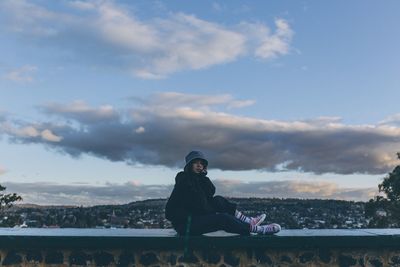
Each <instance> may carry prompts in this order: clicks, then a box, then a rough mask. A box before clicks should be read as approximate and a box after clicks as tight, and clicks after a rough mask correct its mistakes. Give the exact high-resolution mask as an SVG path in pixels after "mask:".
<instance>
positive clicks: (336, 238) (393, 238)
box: [0, 228, 400, 249]
mask: <svg viewBox="0 0 400 267" xmlns="http://www.w3.org/2000/svg"><path fill="white" fill-rule="evenodd" d="M185 242H186V243H185ZM187 243H188V244H189V246H190V247H191V248H230V249H232V248H238V247H240V248H400V229H358V230H350V229H349V230H339V229H338V230H325V229H324V230H283V231H282V232H280V233H278V234H277V235H273V236H263V235H252V236H240V235H235V234H229V233H226V232H224V231H218V232H214V233H210V234H206V235H202V236H190V237H189V239H188V240H186V241H185V237H182V236H177V234H176V232H175V231H174V230H173V229H76V228H74V229H68V228H64V229H45V228H36V229H35V228H0V248H7V249H10V248H13V249H24V248H31V247H33V246H34V247H36V248H89V249H99V248H102V249H106V248H108V249H119V248H140V249H179V248H182V247H183V246H185V245H187Z"/></svg>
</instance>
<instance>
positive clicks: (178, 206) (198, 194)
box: [165, 172, 215, 226]
mask: <svg viewBox="0 0 400 267" xmlns="http://www.w3.org/2000/svg"><path fill="white" fill-rule="evenodd" d="M214 194H215V186H214V185H213V183H212V182H211V180H210V178H208V177H207V176H205V174H195V173H191V172H179V173H178V174H177V175H176V177H175V186H174V189H173V190H172V193H171V196H170V197H169V199H168V201H167V204H166V206H165V218H167V219H168V220H170V221H171V222H172V224H173V225H175V226H176V225H181V224H185V223H186V220H187V216H188V215H204V214H208V213H212V212H213V211H214V208H213V207H212V205H211V201H210V200H211V199H212V197H213V196H214Z"/></svg>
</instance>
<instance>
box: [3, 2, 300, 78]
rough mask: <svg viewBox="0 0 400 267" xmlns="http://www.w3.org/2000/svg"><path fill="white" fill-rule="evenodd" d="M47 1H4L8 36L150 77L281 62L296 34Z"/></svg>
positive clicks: (280, 26) (280, 28)
mask: <svg viewBox="0 0 400 267" xmlns="http://www.w3.org/2000/svg"><path fill="white" fill-rule="evenodd" d="M46 2H49V1H44V2H42V5H39V3H37V4H34V3H31V2H27V1H24V0H20V1H11V0H4V1H1V2H0V10H3V11H2V12H1V11H0V14H2V19H0V22H1V23H2V24H3V27H2V28H3V31H5V32H6V33H12V34H15V35H17V36H18V37H19V38H26V39H28V40H29V41H34V42H33V43H36V44H39V45H40V47H43V46H51V47H55V48H56V49H60V51H64V52H65V51H68V52H69V53H70V54H71V55H73V56H74V57H75V59H76V60H79V62H81V63H82V62H83V63H86V64H89V65H97V66H106V67H113V68H117V69H122V70H124V71H126V72H129V73H132V74H133V75H135V76H137V77H141V78H144V79H158V78H163V77H166V76H168V75H170V74H172V73H175V72H178V71H184V70H197V69H204V68H208V67H210V66H214V65H219V64H224V63H229V62H233V61H235V60H238V59H239V58H241V57H245V56H251V55H252V56H254V57H255V58H261V59H271V58H276V57H278V56H282V55H286V54H288V53H289V51H290V42H291V39H292V36H293V30H292V29H291V28H290V26H289V24H288V23H287V21H285V20H283V19H279V18H278V19H276V21H275V28H276V29H275V31H274V32H273V31H272V30H271V29H270V27H268V26H267V25H265V24H264V23H250V22H241V23H239V24H237V25H222V24H218V23H216V22H212V21H207V20H204V19H201V18H198V17H197V16H195V15H192V14H185V13H182V12H177V13H173V12H166V14H167V15H166V16H165V17H162V18H160V17H158V18H150V19H142V18H140V17H139V16H138V15H137V14H135V13H134V12H133V11H132V8H131V7H128V6H124V5H122V4H121V3H120V4H117V3H116V1H70V2H67V3H68V5H67V7H65V6H64V7H63V8H62V9H61V8H59V9H56V8H55V7H54V6H53V10H51V9H50V7H46V6H45V4H46ZM48 6H51V5H48ZM55 6H57V5H55Z"/></svg>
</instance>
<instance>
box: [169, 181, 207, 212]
mask: <svg viewBox="0 0 400 267" xmlns="http://www.w3.org/2000/svg"><path fill="white" fill-rule="evenodd" d="M175 186H176V190H177V192H179V193H178V194H179V195H180V196H181V201H182V203H183V205H184V206H186V207H187V209H188V210H189V211H191V212H195V213H196V212H200V211H203V210H204V209H205V208H206V204H207V203H206V202H207V200H206V199H205V195H204V193H203V192H202V188H201V187H202V185H201V184H199V181H197V180H196V179H195V177H190V176H189V175H187V174H185V173H180V174H178V176H177V178H176V184H175ZM203 190H204V189H203Z"/></svg>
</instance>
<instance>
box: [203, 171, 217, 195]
mask: <svg viewBox="0 0 400 267" xmlns="http://www.w3.org/2000/svg"><path fill="white" fill-rule="evenodd" d="M201 183H202V187H203V190H204V192H205V193H206V195H207V197H213V196H214V194H215V186H214V184H213V183H212V182H211V180H210V178H208V177H207V176H204V177H203V178H201Z"/></svg>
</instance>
